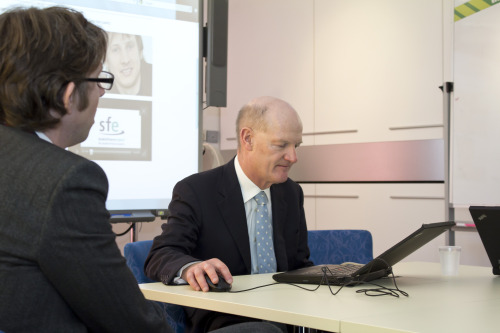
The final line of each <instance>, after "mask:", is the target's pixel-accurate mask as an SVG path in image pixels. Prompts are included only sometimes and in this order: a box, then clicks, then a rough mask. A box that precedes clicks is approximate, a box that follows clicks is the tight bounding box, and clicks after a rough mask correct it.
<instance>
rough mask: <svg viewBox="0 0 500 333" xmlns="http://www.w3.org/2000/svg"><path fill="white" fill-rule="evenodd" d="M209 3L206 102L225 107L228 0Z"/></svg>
mask: <svg viewBox="0 0 500 333" xmlns="http://www.w3.org/2000/svg"><path fill="white" fill-rule="evenodd" d="M207 5H208V11H207V25H206V27H205V29H204V32H205V33H204V35H205V36H204V41H205V43H204V48H205V58H206V69H205V93H206V104H207V106H219V107H225V106H226V104H227V18H228V0H208V1H207Z"/></svg>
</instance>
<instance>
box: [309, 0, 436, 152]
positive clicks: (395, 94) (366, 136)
mask: <svg viewBox="0 0 500 333" xmlns="http://www.w3.org/2000/svg"><path fill="white" fill-rule="evenodd" d="M314 3H315V11H314V15H315V16H314V33H315V36H314V43H315V44H314V48H315V51H314V55H315V57H314V63H315V118H314V131H315V132H316V133H323V134H321V135H316V136H315V144H331V143H351V142H374V141H390V140H416V139H439V138H442V137H443V128H442V127H443V126H442V125H443V116H442V105H443V97H442V92H441V90H440V89H439V86H441V85H442V83H443V3H442V1H436V0H404V1H402V0H384V1H373V0H358V1H340V0H335V1H332V0H316V1H315V2H314ZM335 132H338V134H334V133H335ZM328 133H332V134H328Z"/></svg>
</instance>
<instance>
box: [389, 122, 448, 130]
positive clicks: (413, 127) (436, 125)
mask: <svg viewBox="0 0 500 333" xmlns="http://www.w3.org/2000/svg"><path fill="white" fill-rule="evenodd" d="M443 126H444V125H442V124H435V125H416V126H394V127H389V130H391V131H397V130H406V129H417V128H433V127H443Z"/></svg>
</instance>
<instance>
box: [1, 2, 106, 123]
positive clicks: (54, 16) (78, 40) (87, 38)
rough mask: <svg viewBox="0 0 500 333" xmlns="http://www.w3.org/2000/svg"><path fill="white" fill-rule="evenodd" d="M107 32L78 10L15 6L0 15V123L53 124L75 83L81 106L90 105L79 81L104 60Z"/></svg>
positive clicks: (85, 86) (63, 107) (60, 113)
mask: <svg viewBox="0 0 500 333" xmlns="http://www.w3.org/2000/svg"><path fill="white" fill-rule="evenodd" d="M106 47H107V35H106V33H105V31H104V30H102V29H101V28H99V27H97V26H96V25H94V24H92V23H90V22H89V21H87V19H85V17H84V16H83V15H82V14H81V13H80V12H78V11H75V10H72V9H69V8H64V7H58V6H56V7H49V8H44V9H39V8H34V7H32V8H15V9H11V10H9V11H7V12H5V13H3V14H2V15H0V123H3V124H5V125H8V126H12V127H18V128H21V129H24V130H31V131H40V130H44V129H48V128H51V127H54V126H55V124H57V123H58V122H59V119H58V118H59V117H53V116H51V114H50V112H49V111H50V110H52V111H54V112H57V113H58V114H59V115H60V116H63V115H65V114H66V112H67V111H66V108H65V106H64V103H63V94H64V90H65V88H66V85H67V84H68V83H69V82H75V85H76V87H75V92H76V96H77V103H78V104H77V106H78V109H79V110H83V109H84V108H86V107H87V106H88V102H89V101H88V97H87V85H88V83H86V82H85V81H81V80H80V79H81V78H83V77H85V76H87V75H88V74H89V73H91V72H93V71H95V70H96V69H97V68H98V67H99V66H100V65H101V64H102V62H103V61H104V59H105V55H106Z"/></svg>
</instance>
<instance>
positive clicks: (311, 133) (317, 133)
mask: <svg viewBox="0 0 500 333" xmlns="http://www.w3.org/2000/svg"><path fill="white" fill-rule="evenodd" d="M357 132H358V130H357V129H348V130H338V131H326V132H308V133H302V135H323V134H344V133H357ZM226 140H227V141H236V137H231V138H226Z"/></svg>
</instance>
